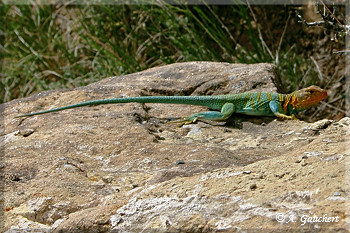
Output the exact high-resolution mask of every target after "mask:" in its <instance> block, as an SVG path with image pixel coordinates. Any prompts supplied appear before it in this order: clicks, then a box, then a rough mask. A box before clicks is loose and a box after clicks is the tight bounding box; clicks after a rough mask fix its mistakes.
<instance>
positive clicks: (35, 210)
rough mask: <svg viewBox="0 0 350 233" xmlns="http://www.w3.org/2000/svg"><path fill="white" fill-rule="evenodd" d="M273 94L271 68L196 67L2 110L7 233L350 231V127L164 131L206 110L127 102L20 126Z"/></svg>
mask: <svg viewBox="0 0 350 233" xmlns="http://www.w3.org/2000/svg"><path fill="white" fill-rule="evenodd" d="M277 89H278V90H281V87H280V83H279V80H278V78H276V76H275V74H274V67H273V66H272V65H269V64H256V65H240V64H227V63H208V62H192V63H181V64H173V65H168V66H163V67H157V68H153V69H149V70H146V71H143V72H140V73H136V74H131V75H125V76H120V77H112V78H108V79H105V80H102V81H100V82H97V83H94V84H91V85H89V86H86V87H82V88H76V89H74V90H65V91H50V92H44V93H40V94H37V95H33V96H31V97H29V98H24V99H20V100H15V101H11V102H9V103H6V104H4V105H2V106H1V108H2V109H3V111H2V113H1V114H2V119H3V121H2V122H1V124H2V132H1V137H2V140H1V142H2V144H1V146H2V156H1V158H2V159H1V161H0V167H1V171H2V173H1V176H2V177H1V180H2V183H1V184H2V187H1V188H2V190H4V192H3V195H2V198H3V199H2V203H3V205H4V209H5V211H4V216H3V217H4V221H1V220H0V222H2V223H3V224H4V225H3V226H2V227H3V230H2V232H23V231H25V230H36V232H45V231H46V232H141V231H143V232H252V231H259V230H261V229H263V230H268V231H275V232H281V231H286V230H289V231H290V232H294V231H298V232H300V231H301V232H313V231H322V232H334V231H338V232H346V231H347V227H348V226H347V224H346V220H348V215H349V213H347V212H346V207H347V206H346V203H347V202H348V201H349V199H348V196H347V194H348V193H349V187H348V183H347V181H348V180H349V179H346V175H347V173H346V172H347V170H346V168H347V167H349V153H348V151H347V150H346V149H347V148H346V142H347V140H348V139H349V138H348V135H347V131H348V130H349V124H350V119H349V118H343V119H342V120H340V121H339V122H333V121H330V120H327V119H324V120H320V121H317V122H313V123H307V122H304V121H280V120H276V119H274V118H269V117H260V118H257V117H246V116H234V117H232V119H231V120H230V121H228V122H227V123H212V122H211V124H208V123H205V122H199V123H198V124H192V125H185V126H183V127H177V126H176V125H174V124H168V120H169V119H171V118H176V117H184V116H188V115H191V114H193V113H195V112H199V111H203V110H206V108H203V107H199V106H186V105H166V104H136V103H130V104H114V105H99V106H93V107H82V108H76V109H70V110H65V111H62V112H57V113H50V114H46V115H39V116H33V117H29V118H26V119H18V118H16V119H14V116H16V115H19V114H22V113H27V112H32V111H39V110H45V109H50V108H55V107H60V106H64V105H68V104H73V103H77V102H82V101H87V100H93V99H102V98H113V97H121V96H139V95H214V94H227V93H238V92H243V91H277ZM348 209H349V206H348Z"/></svg>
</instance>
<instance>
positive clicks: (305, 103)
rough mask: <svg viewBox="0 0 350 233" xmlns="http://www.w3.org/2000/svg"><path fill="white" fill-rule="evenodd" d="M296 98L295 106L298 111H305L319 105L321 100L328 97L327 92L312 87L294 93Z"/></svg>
mask: <svg viewBox="0 0 350 233" xmlns="http://www.w3.org/2000/svg"><path fill="white" fill-rule="evenodd" d="M293 95H294V97H295V98H296V99H295V100H294V101H293V106H294V108H295V109H297V110H298V111H300V110H304V109H307V108H310V107H312V106H313V105H315V104H318V103H319V102H320V101H321V100H323V99H324V98H326V97H327V91H326V90H323V89H321V88H320V87H318V86H310V87H307V88H304V89H301V90H298V91H295V92H294V93H293Z"/></svg>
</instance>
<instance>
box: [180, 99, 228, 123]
mask: <svg viewBox="0 0 350 233" xmlns="http://www.w3.org/2000/svg"><path fill="white" fill-rule="evenodd" d="M234 112H235V106H234V105H233V104H232V103H226V104H224V106H222V108H221V112H218V111H209V112H199V113H196V114H193V115H192V116H189V117H186V118H185V119H183V120H180V121H176V122H175V123H182V124H191V123H194V122H196V121H197V120H211V121H223V120H226V119H227V118H229V117H230V116H231V115H232V114H233V113H234Z"/></svg>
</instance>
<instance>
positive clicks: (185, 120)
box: [168, 117, 198, 127]
mask: <svg viewBox="0 0 350 233" xmlns="http://www.w3.org/2000/svg"><path fill="white" fill-rule="evenodd" d="M197 119H198V118H193V119H192V118H191V117H185V118H183V119H182V120H176V121H169V122H168V123H169V124H178V126H179V127H180V126H183V125H189V124H192V123H196V121H197Z"/></svg>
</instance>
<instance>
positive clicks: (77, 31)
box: [0, 0, 329, 102]
mask: <svg viewBox="0 0 350 233" xmlns="http://www.w3.org/2000/svg"><path fill="white" fill-rule="evenodd" d="M233 2H235V3H237V4H236V5H230V6H212V5H211V6H208V5H205V4H203V5H191V6H189V5H185V4H180V5H168V4H165V3H161V1H157V3H156V4H154V5H65V4H62V5H0V11H1V16H0V17H1V20H2V22H4V23H2V24H1V25H0V37H2V40H1V41H2V42H1V47H0V49H1V50H2V52H1V59H2V61H3V62H2V67H1V84H2V86H1V93H2V94H1V100H0V101H1V102H6V101H9V100H11V99H15V98H19V97H24V96H28V95H30V94H32V93H35V92H39V91H42V90H48V89H61V88H73V87H77V86H81V85H86V84H88V83H91V82H94V81H97V80H99V79H103V78H106V77H110V76H114V75H121V74H127V73H133V72H137V71H141V70H144V69H147V68H150V67H153V66H158V65H161V64H169V63H174V62H184V61H222V62H231V63H258V62H269V63H274V64H276V65H277V68H278V71H279V74H280V76H281V78H282V82H283V84H284V86H286V87H288V88H289V89H290V90H292V89H295V88H300V87H301V86H307V85H310V84H319V83H321V82H325V81H324V80H320V79H319V72H320V70H319V67H317V66H315V64H314V60H313V59H312V56H310V54H311V55H312V51H313V49H314V47H313V46H311V45H310V43H311V42H310V41H312V42H314V40H315V38H314V37H313V38H307V40H308V43H309V44H308V43H306V44H308V45H306V46H308V49H306V50H304V49H305V45H304V44H305V41H301V40H300V38H301V37H303V36H305V31H303V25H302V23H298V18H297V16H296V14H295V13H294V12H295V8H296V7H295V6H287V7H285V6H265V7H259V6H254V7H251V6H249V5H241V4H238V3H240V2H239V1H238V0H233ZM287 29H288V30H287ZM323 37H324V35H323ZM310 46H311V47H310ZM326 53H327V54H329V52H326ZM310 57H311V58H310ZM323 75H325V76H327V75H328V74H323ZM324 84H325V83H323V85H324Z"/></svg>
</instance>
